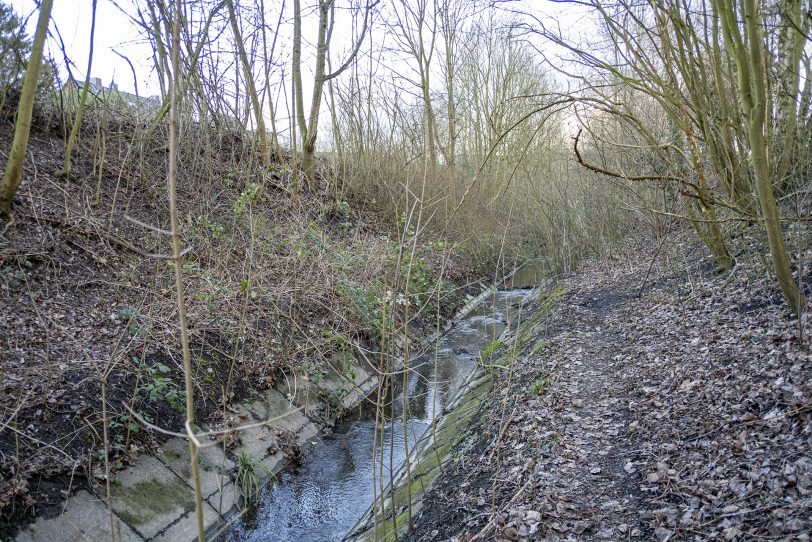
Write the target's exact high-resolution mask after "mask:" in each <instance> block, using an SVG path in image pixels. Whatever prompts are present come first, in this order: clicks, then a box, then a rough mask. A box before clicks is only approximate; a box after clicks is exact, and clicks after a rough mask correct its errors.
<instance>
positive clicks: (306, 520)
mask: <svg viewBox="0 0 812 542" xmlns="http://www.w3.org/2000/svg"><path fill="white" fill-rule="evenodd" d="M528 293H529V290H510V291H502V292H497V293H496V294H494V296H493V297H492V298H491V299H490V300H489V301H487V302H486V303H483V305H481V306H480V307H479V308H478V309H477V310H476V311H475V312H474V313H473V314H471V315H470V316H468V317H467V318H465V319H463V320H462V321H460V322H459V323H458V324H457V325H455V326H454V327H453V328H452V329H451V330H450V331H449V332H448V333H447V334H446V335H444V336H443V337H442V338H441V339H440V341H439V344H438V346H437V348H436V351H432V352H430V353H428V354H426V355H424V356H420V357H418V358H415V359H412V360H411V361H410V371H409V372H408V378H407V382H406V396H407V402H406V405H407V411H408V416H407V420H408V423H407V424H406V434H405V435H404V431H403V418H402V413H403V410H404V408H403V393H402V391H401V389H400V387H399V386H398V387H397V388H396V389H395V390H394V400H391V401H386V403H388V404H389V405H391V407H390V411H391V410H392V409H394V416H392V412H390V413H389V414H388V416H387V417H388V418H390V419H392V418H393V417H394V419H395V422H394V423H391V422H390V423H388V424H387V425H386V427H385V428H384V429H383V431H384V434H383V442H385V445H384V446H383V449H380V447H379V450H378V453H377V457H374V458H373V452H372V449H373V439H374V438H375V419H374V412H369V413H366V414H364V415H362V416H361V417H359V418H356V419H354V420H351V421H348V422H347V423H345V424H343V425H342V426H341V427H339V428H338V430H337V431H336V432H335V433H334V434H333V435H331V436H330V437H329V438H327V439H325V440H324V441H323V442H322V443H321V444H319V445H318V447H317V448H316V449H315V450H314V451H313V453H312V454H311V456H310V457H309V458H308V460H307V461H306V462H305V464H304V465H303V467H302V469H301V471H300V472H298V473H295V474H294V473H284V474H283V475H282V476H281V478H280V480H279V481H278V482H277V483H276V484H274V485H272V486H270V487H266V488H265V489H264V490H263V493H262V495H261V498H260V499H259V504H258V505H257V509H256V514H255V515H254V518H252V519H253V521H250V522H248V521H245V520H243V521H241V522H239V523H238V524H237V525H236V526H235V528H234V529H233V530H232V531H231V532H230V533H228V534H226V535H225V537H224V538H223V540H227V541H235V542H236V541H240V542H244V541H246V542H247V541H251V542H259V541H262V542H276V541H280V542H281V541H285V542H288V541H289V542H319V541H336V540H341V538H342V537H343V536H344V534H346V532H347V531H348V530H349V529H350V528H351V527H352V526H353V525H354V524H355V522H356V521H357V520H358V518H359V517H361V515H362V514H363V513H364V512H365V511H366V509H367V507H368V506H369V505H370V504H371V503H372V500H373V498H374V495H375V492H374V489H373V482H372V480H373V472H375V473H379V472H380V465H381V461H383V465H385V468H384V476H383V480H382V483H383V484H384V485H385V484H386V483H387V482H388V480H389V477H390V476H391V474H392V471H394V472H396V471H397V469H398V468H399V466H400V465H401V464H402V463H403V461H404V459H405V443H406V440H407V439H408V445H409V449H411V448H412V447H413V446H414V444H415V442H416V441H417V439H418V438H420V436H421V435H422V434H423V433H424V432H425V430H426V429H427V428H428V427H429V424H430V422H431V420H432V418H433V417H434V416H438V415H440V414H441V413H442V411H443V408H444V407H445V405H447V404H448V402H449V401H450V400H451V398H452V396H453V394H454V392H455V391H456V390H457V389H458V388H459V386H460V384H461V383H462V382H463V381H464V379H465V378H466V377H467V376H468V375H469V374H471V372H472V371H473V370H474V368H475V367H476V364H477V357H478V355H479V352H480V350H482V348H484V347H485V346H487V345H488V344H489V343H491V342H493V341H494V340H496V338H497V337H498V336H499V335H500V334H501V333H502V331H503V330H504V329H505V327H506V326H507V323H508V321H514V320H515V316H516V314H517V313H518V311H519V310H521V304H522V302H523V301H524V299H525V298H526V297H527V295H528ZM397 380H399V379H397ZM378 439H379V442H380V439H381V436H380V434H379V435H378ZM390 469H391V471H390Z"/></svg>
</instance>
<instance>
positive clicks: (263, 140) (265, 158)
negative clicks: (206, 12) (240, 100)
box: [226, 0, 271, 166]
mask: <svg viewBox="0 0 812 542" xmlns="http://www.w3.org/2000/svg"><path fill="white" fill-rule="evenodd" d="M226 5H227V7H228V18H229V20H230V21H231V32H232V33H233V34H234V40H235V41H236V42H237V53H238V54H239V56H240V63H241V64H242V69H243V76H244V77H245V86H246V92H247V94H248V98H249V100H250V101H251V102H250V103H251V106H252V108H253V109H254V120H255V122H256V124H257V125H256V133H257V137H258V138H259V146H260V147H261V149H262V164H263V165H264V166H269V165H270V164H271V144H270V142H269V141H268V132H266V131H265V119H263V118H262V107H261V106H260V105H259V96H258V95H257V87H256V84H255V83H254V76H253V74H252V73H251V65H250V64H249V63H248V54H247V53H246V52H245V45H244V44H243V42H242V33H241V32H240V26H239V25H238V24H237V13H236V12H235V10H234V2H233V0H226Z"/></svg>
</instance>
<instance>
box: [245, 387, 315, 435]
mask: <svg viewBox="0 0 812 542" xmlns="http://www.w3.org/2000/svg"><path fill="white" fill-rule="evenodd" d="M248 410H249V411H250V412H251V413H252V414H253V415H254V416H255V417H256V419H257V420H258V421H268V423H269V425H270V426H271V427H278V428H280V429H287V430H289V431H293V432H294V433H295V432H297V431H299V429H301V428H302V427H304V425H305V424H306V423H307V421H308V420H307V416H305V414H304V413H303V412H302V408H300V407H299V406H298V405H296V404H294V403H293V402H292V401H291V400H289V399H288V398H286V397H285V396H284V395H282V394H281V393H280V392H278V391H277V390H275V389H273V388H271V389H270V390H268V391H266V392H265V397H263V398H262V399H261V400H259V401H257V402H255V403H253V404H252V405H250V406H249V407H248Z"/></svg>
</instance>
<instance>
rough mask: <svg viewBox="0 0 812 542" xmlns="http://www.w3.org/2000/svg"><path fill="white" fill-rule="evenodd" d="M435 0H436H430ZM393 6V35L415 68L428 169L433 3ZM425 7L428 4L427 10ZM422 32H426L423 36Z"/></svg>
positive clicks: (432, 134)
mask: <svg viewBox="0 0 812 542" xmlns="http://www.w3.org/2000/svg"><path fill="white" fill-rule="evenodd" d="M433 1H436V0H433ZM400 7H401V8H402V9H403V12H401V11H400V10H399V9H398V8H397V3H396V4H395V7H394V8H393V15H394V18H395V20H394V24H393V26H394V30H395V32H394V35H395V38H396V39H397V41H398V43H399V44H400V47H401V49H403V51H404V52H406V53H408V54H409V55H411V57H412V58H413V59H414V61H415V63H416V65H417V67H416V69H415V72H416V74H417V78H418V80H417V81H416V82H415V83H416V84H417V86H419V87H420V96H421V98H422V102H423V115H424V116H425V118H424V123H425V126H424V133H425V143H424V144H425V147H426V153H427V154H428V157H429V171H430V172H434V171H435V170H436V168H437V118H436V116H435V113H434V106H433V104H432V103H431V63H432V60H433V58H434V52H435V49H436V43H437V5H436V3H433V4H431V5H430V4H429V0H416V1H415V2H414V3H412V2H411V1H403V2H400ZM429 8H432V9H431V11H429ZM426 33H428V34H429V35H428V36H426Z"/></svg>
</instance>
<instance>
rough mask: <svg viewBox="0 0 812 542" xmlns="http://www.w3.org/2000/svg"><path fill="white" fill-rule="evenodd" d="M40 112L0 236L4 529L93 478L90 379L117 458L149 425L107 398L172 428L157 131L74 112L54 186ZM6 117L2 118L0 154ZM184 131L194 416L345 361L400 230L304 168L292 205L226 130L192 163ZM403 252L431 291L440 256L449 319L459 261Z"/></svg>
mask: <svg viewBox="0 0 812 542" xmlns="http://www.w3.org/2000/svg"><path fill="white" fill-rule="evenodd" d="M44 113H45V112H40V114H39V117H38V118H39V123H38V124H37V126H39V127H40V129H35V131H34V132H33V133H32V137H31V142H30V145H29V156H30V159H29V160H28V161H27V162H26V174H27V176H28V178H29V179H31V182H29V183H26V185H25V186H24V187H23V189H22V191H21V193H20V203H19V205H17V207H16V210H15V216H14V218H15V222H14V223H13V224H11V225H10V226H9V227H7V228H6V229H5V231H4V232H3V234H2V237H1V238H0V273H1V276H0V296H1V297H2V300H3V305H4V306H6V307H14V310H13V311H3V313H2V315H0V335H2V337H3V344H2V350H0V358H2V359H0V367H2V381H3V389H2V393H0V411H1V412H2V418H1V419H2V424H3V427H4V429H5V430H4V431H3V432H2V433H0V451H1V452H2V471H3V484H2V488H0V508H2V517H3V523H4V524H5V525H6V527H5V528H4V529H6V534H8V531H7V529H9V528H10V527H13V525H15V524H19V523H20V522H24V521H27V520H29V519H30V518H32V517H33V516H34V515H35V514H40V513H43V512H44V511H45V512H46V513H47V511H48V510H49V508H50V507H52V506H54V505H57V504H59V503H60V502H61V501H62V500H64V498H65V497H66V496H67V495H68V494H69V493H71V492H72V491H74V490H76V489H77V488H80V487H82V486H85V485H86V484H88V483H89V482H90V481H92V480H93V479H94V478H97V479H100V477H103V476H104V469H103V468H102V459H103V457H104V455H105V454H104V450H105V446H104V443H103V440H104V438H103V437H104V431H103V426H104V425H105V421H104V419H103V416H102V408H101V407H102V401H101V397H102V394H101V389H100V388H101V380H102V378H100V377H101V376H103V377H104V379H106V387H107V389H106V404H107V408H108V411H107V413H106V418H107V423H108V426H109V446H110V448H111V458H112V461H113V466H114V467H120V466H123V465H125V464H127V463H129V462H131V461H132V460H133V459H134V458H135V457H137V455H138V454H140V453H142V452H144V451H145V450H148V449H150V448H151V447H152V446H153V445H154V443H155V439H156V438H157V436H156V435H155V434H153V433H151V432H148V431H147V430H145V428H144V427H143V426H141V425H140V424H139V423H136V420H135V419H134V418H133V417H132V416H131V415H130V414H129V412H128V411H127V409H126V408H125V407H124V406H123V403H126V404H127V405H128V406H129V407H130V408H131V409H133V410H134V411H136V412H137V413H138V414H139V415H140V416H142V417H143V418H144V419H146V420H148V421H150V422H152V423H154V424H156V425H159V426H161V427H166V428H177V427H181V426H182V422H183V412H185V405H184V401H185V399H184V397H185V394H184V393H183V381H182V366H181V359H180V348H179V344H178V340H177V304H176V302H175V300H174V297H173V293H174V291H173V263H172V262H171V260H168V259H166V258H165V257H164V256H163V255H165V254H168V253H169V252H170V250H169V242H168V238H167V236H166V235H165V234H164V233H163V232H164V230H166V228H167V227H166V223H167V217H168V213H167V210H166V203H165V200H166V198H165V196H164V195H163V191H164V190H165V188H164V174H163V173H162V172H163V171H165V167H166V148H165V145H164V143H163V142H164V135H163V134H162V133H161V131H160V129H159V130H156V131H155V132H154V133H153V134H152V135H151V136H148V137H147V136H143V137H142V136H140V135H139V136H138V137H134V136H133V135H132V133H134V132H133V130H135V129H136V127H135V126H133V125H132V123H131V121H129V120H127V119H126V118H125V119H121V118H113V117H112V116H107V117H106V118H105V119H102V118H99V115H104V113H103V112H101V111H96V112H95V114H93V113H90V114H89V116H88V118H87V119H86V122H85V124H84V129H83V133H82V137H81V139H80V142H81V148H80V149H78V152H77V155H78V156H80V157H81V158H80V159H79V160H77V161H75V163H74V165H73V171H72V174H71V177H70V178H69V179H68V180H64V179H60V178H57V177H55V176H53V175H52V172H53V171H55V170H56V169H57V167H58V165H59V158H58V157H59V155H60V153H59V149H61V148H62V141H61V139H60V138H59V136H58V133H54V132H53V131H49V129H48V127H47V123H46V121H47V118H48V117H47V116H46V115H45V114H44ZM102 123H103V124H104V131H98V130H97V127H98V126H99V125H100V124H102ZM11 129H12V127H11V126H10V125H9V124H5V125H3V126H2V127H0V130H2V132H3V133H0V154H4V153H5V152H6V151H7V148H8V147H7V146H8V143H9V141H10V137H9V134H10V130H11ZM197 129H199V127H196V126H189V127H188V128H187V131H186V132H185V133H184V139H183V140H184V141H186V142H187V144H186V145H184V146H182V148H181V153H180V176H179V181H178V186H179V191H180V197H179V200H180V201H181V208H180V214H181V217H182V218H181V227H182V230H183V238H184V240H185V243H186V246H188V247H189V248H188V253H187V254H186V256H185V259H184V261H183V266H184V275H185V277H186V286H187V298H188V321H189V327H190V330H191V346H192V355H193V359H194V367H195V369H194V371H195V374H194V381H195V388H196V398H197V400H196V402H195V411H196V416H197V418H198V420H199V421H200V423H205V422H206V421H211V420H216V419H218V418H221V417H223V415H224V413H225V412H227V411H228V409H229V408H230V407H231V406H232V405H234V404H236V403H237V402H239V401H240V400H242V399H245V398H247V397H249V396H250V395H251V394H252V393H254V390H260V389H263V388H265V387H268V386H270V385H272V384H273V383H274V382H275V381H276V380H277V379H278V378H280V377H281V376H282V375H283V374H287V375H289V376H291V377H293V378H304V379H308V378H313V377H314V375H318V374H319V372H320V371H322V370H323V367H324V365H323V364H324V363H326V362H327V361H326V360H328V359H330V358H331V356H332V355H333V354H334V353H336V352H342V351H346V352H348V353H349V355H350V359H351V360H353V361H352V363H361V362H362V361H363V359H362V355H363V353H364V350H365V349H369V348H373V347H374V345H375V344H376V341H377V336H378V335H379V333H380V330H379V329H377V328H376V326H379V325H380V323H379V322H378V321H377V320H376V318H378V316H377V315H376V314H377V313H376V310H378V307H377V305H376V303H378V299H379V297H378V296H379V295H380V296H382V295H383V293H384V289H385V285H386V284H387V283H388V284H393V283H394V282H395V275H394V274H395V273H396V272H397V271H396V268H397V256H398V243H397V240H396V239H397V230H395V229H393V226H392V225H391V224H388V223H387V222H386V221H385V220H383V219H382V218H380V217H378V216H376V215H375V214H374V213H370V212H368V211H365V210H363V209H362V208H359V207H357V206H355V205H354V204H353V203H350V202H348V201H346V199H343V198H342V199H336V198H335V197H334V195H335V194H336V192H335V191H334V190H333V189H331V187H329V186H328V183H329V182H334V181H335V179H333V178H329V177H321V178H320V183H321V185H320V187H319V191H318V192H317V193H310V192H307V191H303V193H302V194H301V197H300V204H299V206H297V207H295V208H294V207H291V205H290V202H289V197H288V194H287V192H286V191H285V188H284V187H285V186H288V185H289V176H290V169H289V168H286V166H285V165H282V164H276V165H274V166H272V167H270V168H265V167H260V166H257V165H252V164H251V157H252V156H255V154H254V153H252V150H251V148H250V144H249V143H247V142H246V141H245V140H244V139H243V138H241V137H240V134H239V133H224V134H222V136H221V141H222V148H221V149H217V150H212V152H211V155H210V156H208V158H207V157H206V156H205V153H201V152H200V149H198V148H197V147H196V146H195V145H193V144H191V142H192V141H194V139H195V135H194V131H195V130H197ZM137 133H139V134H143V132H137ZM201 162H202V163H201ZM204 164H205V166H204ZM443 253H445V254H446V256H442V254H443ZM417 254H418V257H417V258H416V261H415V268H416V269H419V270H420V274H419V277H418V278H419V280H420V281H422V282H420V283H419V284H418V283H417V282H416V283H415V287H414V288H413V292H414V295H415V296H418V295H420V294H421V292H422V293H425V292H427V291H429V290H431V289H433V288H435V287H436V286H437V285H438V281H439V279H440V269H441V267H442V268H443V273H444V274H443V279H442V287H443V288H444V292H445V294H444V299H443V303H442V305H443V307H442V310H443V312H444V313H445V314H448V312H449V311H450V310H452V308H453V306H454V304H455V302H456V300H457V299H459V298H460V297H461V295H460V293H459V292H458V290H457V289H456V287H455V286H454V285H453V284H454V282H456V283H457V284H464V281H465V274H464V273H463V272H462V267H461V263H460V262H461V259H460V257H459V255H455V253H454V251H453V250H452V249H451V247H449V248H448V249H447V250H445V251H440V252H438V251H437V247H436V246H435V245H431V244H429V245H427V246H426V248H424V247H423V244H422V243H421V245H420V247H419V249H418V252H417ZM433 299H436V296H434V298H433ZM427 301H428V297H427ZM429 302H432V301H429ZM433 310H434V309H432V311H433ZM413 325H414V326H419V320H418V321H415V322H414V323H413ZM415 329H416V328H415Z"/></svg>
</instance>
